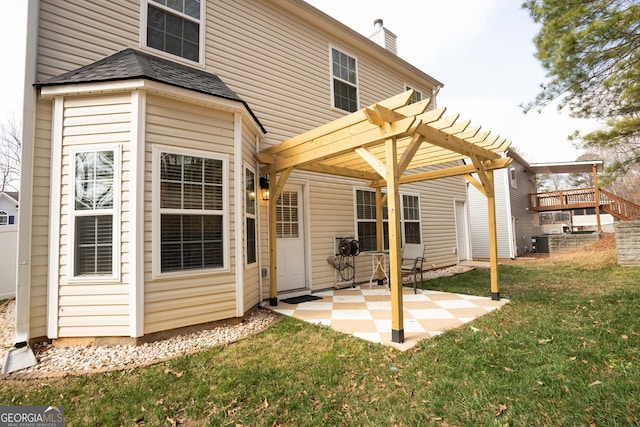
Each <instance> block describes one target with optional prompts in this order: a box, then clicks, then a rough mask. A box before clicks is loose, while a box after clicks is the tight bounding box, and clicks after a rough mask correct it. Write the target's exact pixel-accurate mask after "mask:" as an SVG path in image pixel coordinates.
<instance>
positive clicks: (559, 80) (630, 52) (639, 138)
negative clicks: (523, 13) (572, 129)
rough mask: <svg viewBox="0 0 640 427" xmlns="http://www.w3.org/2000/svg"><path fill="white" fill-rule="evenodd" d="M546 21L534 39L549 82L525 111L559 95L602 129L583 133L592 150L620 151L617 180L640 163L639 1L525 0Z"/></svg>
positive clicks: (614, 169) (614, 166) (613, 169)
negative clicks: (598, 123) (597, 123)
mask: <svg viewBox="0 0 640 427" xmlns="http://www.w3.org/2000/svg"><path fill="white" fill-rule="evenodd" d="M522 6H523V7H524V8H525V9H528V10H529V14H530V15H531V17H532V18H533V20H534V21H535V22H536V23H539V24H542V27H541V29H540V32H539V33H538V35H537V36H536V37H535V39H534V42H535V45H536V48H537V53H536V57H537V58H538V59H539V60H540V62H541V63H542V66H543V67H544V68H545V69H546V70H547V77H548V79H549V81H548V82H547V84H546V85H543V86H542V90H541V92H540V93H539V94H538V96H537V97H536V99H535V101H533V102H532V103H531V104H530V105H528V106H527V108H526V109H527V110H528V109H530V108H535V107H544V106H546V105H547V104H549V103H550V102H551V101H553V100H559V108H564V107H568V109H569V111H570V112H571V114H572V115H573V116H575V117H581V118H595V119H598V120H600V121H601V122H602V123H603V124H604V127H603V128H602V129H599V130H596V131H594V132H591V133H589V134H587V135H583V136H581V137H580V139H581V145H583V147H584V148H586V149H594V150H597V151H600V150H602V149H604V150H606V151H608V152H612V153H615V156H614V157H613V162H612V163H611V164H609V165H608V166H607V173H608V174H609V179H608V180H607V181H611V180H613V179H615V178H616V177H620V176H623V175H624V174H626V173H627V172H629V171H630V170H631V169H633V168H634V165H640V2H639V1H638V0H526V1H525V3H524V4H523V5H522Z"/></svg>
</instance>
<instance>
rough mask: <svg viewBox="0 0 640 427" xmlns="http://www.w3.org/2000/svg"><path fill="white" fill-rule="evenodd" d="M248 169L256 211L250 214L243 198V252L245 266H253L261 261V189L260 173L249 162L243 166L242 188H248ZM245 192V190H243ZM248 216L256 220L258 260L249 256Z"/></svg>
mask: <svg viewBox="0 0 640 427" xmlns="http://www.w3.org/2000/svg"><path fill="white" fill-rule="evenodd" d="M247 171H250V172H252V173H253V189H254V191H255V212H254V213H253V214H250V213H248V212H247V206H246V203H245V202H246V199H244V198H243V203H242V207H243V211H242V214H243V215H242V217H243V221H242V222H243V226H244V228H245V230H244V239H243V241H242V246H243V254H244V268H245V269H247V268H252V267H256V266H257V265H258V261H259V253H258V252H259V251H258V209H260V205H259V199H260V190H259V188H258V185H259V184H258V174H257V173H256V170H255V169H254V168H253V167H251V166H249V165H248V164H246V163H245V164H244V168H243V172H244V176H243V179H242V188H243V189H244V191H246V188H247ZM243 194H244V192H243ZM247 218H253V220H254V221H255V228H256V230H255V232H256V260H255V261H254V262H251V263H250V262H249V260H248V257H247V247H248V246H247V230H246V226H247Z"/></svg>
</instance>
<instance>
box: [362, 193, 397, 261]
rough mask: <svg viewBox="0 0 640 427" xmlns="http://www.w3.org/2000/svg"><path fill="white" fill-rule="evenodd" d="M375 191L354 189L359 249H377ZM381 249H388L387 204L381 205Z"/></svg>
mask: <svg viewBox="0 0 640 427" xmlns="http://www.w3.org/2000/svg"><path fill="white" fill-rule="evenodd" d="M376 218H377V211H376V192H375V191H370V190H356V223H357V231H358V242H359V243H360V250H361V251H375V250H377V243H376V242H377V237H376V236H377V233H376ZM382 227H383V233H382V235H383V249H389V237H388V236H389V217H388V213H387V204H386V203H385V204H384V205H383V207H382Z"/></svg>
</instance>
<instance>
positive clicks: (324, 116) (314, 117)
mask: <svg viewBox="0 0 640 427" xmlns="http://www.w3.org/2000/svg"><path fill="white" fill-rule="evenodd" d="M207 29H208V31H207V40H206V54H207V58H206V60H207V67H208V68H210V69H213V70H215V73H216V74H217V75H218V76H220V78H222V80H223V81H224V82H225V83H226V84H228V85H229V86H230V87H231V88H232V89H234V90H235V91H236V92H238V94H240V95H241V96H242V97H243V98H244V99H245V100H246V101H247V102H248V103H249V105H250V107H251V109H252V110H253V111H254V112H255V113H256V115H257V116H258V117H259V119H260V121H261V122H262V124H263V125H264V126H265V128H266V129H267V131H268V133H267V135H266V137H265V143H266V144H274V143H277V142H280V141H281V140H283V139H286V138H289V137H292V136H294V135H296V134H299V133H301V132H304V131H307V130H309V129H312V128H314V127H317V126H319V125H321V124H323V123H326V122H328V121H331V120H334V119H336V118H339V117H342V116H344V115H345V114H346V113H345V112H343V111H340V110H336V109H332V108H331V106H332V102H333V101H332V94H331V81H330V76H331V69H330V66H331V65H330V50H329V49H330V46H334V47H336V48H338V49H340V50H344V51H345V52H346V53H348V54H350V55H353V56H355V57H356V58H357V60H358V90H359V95H360V106H361V107H364V106H367V105H369V104H372V103H374V102H377V101H380V100H382V99H385V98H388V97H390V96H392V95H396V94H398V93H400V92H402V91H404V81H405V79H409V80H411V81H416V83H417V84H419V86H420V87H422V86H424V87H429V88H431V87H432V84H430V83H429V82H427V81H426V79H425V78H424V77H422V76H419V75H417V74H408V75H407V76H403V75H398V74H397V73H394V72H390V71H389V69H388V68H385V67H384V66H382V65H380V57H379V54H380V53H381V52H385V51H384V49H383V48H381V47H379V46H377V45H375V43H373V42H371V44H370V45H371V46H372V48H373V49H374V51H371V50H369V51H363V50H362V48H361V47H360V45H361V44H360V45H355V44H354V43H353V37H354V36H353V34H351V33H345V32H344V31H342V30H336V29H333V28H331V29H327V28H326V27H325V28H323V29H322V30H321V29H319V28H318V27H316V26H315V25H314V24H312V23H309V22H305V21H303V20H301V19H300V17H298V16H293V15H291V14H290V13H289V12H287V11H285V10H281V9H279V7H278V6H275V5H273V4H271V3H269V2H260V1H245V2H235V1H232V0H224V1H216V2H209V3H207ZM257 29H259V30H260V43H256V31H257Z"/></svg>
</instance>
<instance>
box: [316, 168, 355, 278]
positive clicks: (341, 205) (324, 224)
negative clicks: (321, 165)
mask: <svg viewBox="0 0 640 427" xmlns="http://www.w3.org/2000/svg"><path fill="white" fill-rule="evenodd" d="M308 179H309V193H310V201H309V203H310V217H311V242H312V244H311V273H312V278H313V281H312V286H313V290H319V289H325V288H329V287H333V286H334V284H335V277H334V271H335V269H334V268H333V267H332V266H330V265H329V264H328V263H327V257H329V256H331V255H334V254H335V252H334V238H335V237H336V236H342V237H344V236H355V234H356V230H355V221H354V211H353V204H354V196H353V187H354V185H362V184H361V183H360V182H359V181H357V180H350V179H345V178H339V177H334V176H325V175H319V174H312V173H309V174H308ZM356 261H359V259H357V260H356ZM361 271H362V269H359V268H358V265H356V273H359V272H361ZM358 276H359V275H358V274H357V276H356V277H358Z"/></svg>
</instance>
